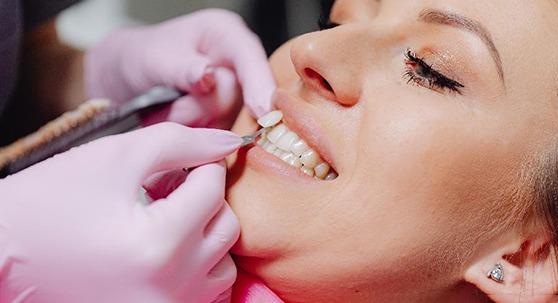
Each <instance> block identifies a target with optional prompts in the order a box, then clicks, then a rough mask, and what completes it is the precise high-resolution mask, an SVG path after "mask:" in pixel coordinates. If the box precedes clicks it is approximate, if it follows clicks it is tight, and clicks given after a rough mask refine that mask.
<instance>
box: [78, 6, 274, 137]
mask: <svg viewBox="0 0 558 303" xmlns="http://www.w3.org/2000/svg"><path fill="white" fill-rule="evenodd" d="M85 75H86V87H87V90H88V94H89V95H90V96H91V97H104V98H109V99H111V100H113V101H114V102H116V103H122V102H125V101H127V100H129V99H130V98H132V97H134V96H136V95H138V94H140V93H142V92H144V91H146V90H148V89H149V88H151V87H153V86H157V85H173V86H175V87H177V88H179V89H181V90H182V91H184V92H187V93H188V96H187V97H184V98H182V99H181V100H179V101H178V102H175V103H174V104H173V105H172V108H170V109H167V110H166V111H165V112H163V113H160V114H159V115H158V117H157V118H155V119H151V121H149V122H148V123H153V122H157V121H155V120H162V119H165V120H167V121H174V122H178V123H182V124H185V125H189V126H208V125H213V124H212V123H214V122H215V121H218V120H221V119H223V117H225V116H227V114H229V113H230V112H231V111H235V110H234V109H238V105H239V104H238V103H235V102H236V100H239V98H237V97H238V95H239V94H238V84H240V87H241V88H242V93H243V97H244V101H245V103H246V104H247V105H248V107H249V108H250V109H251V111H252V114H253V115H254V116H261V115H263V114H265V113H267V112H268V111H269V110H270V108H271V102H270V99H271V94H272V91H273V89H274V88H275V83H274V80H273V76H272V75H271V71H270V67H269V64H268V62H267V58H266V54H265V51H264V49H263V47H262V45H261V42H260V40H259V39H258V37H257V36H256V35H255V34H254V33H252V32H251V31H250V30H249V29H248V27H247V26H246V25H245V24H244V22H243V20H242V19H241V18H240V17H239V16H238V15H236V14H234V13H232V12H228V11H224V10H218V9H209V10H203V11H200V12H196V13H192V14H190V15H186V16H183V17H179V18H176V19H173V20H170V21H167V22H165V23H161V24H159V25H155V26H146V27H137V28H127V29H121V30H118V31H115V32H114V33H112V34H111V35H109V36H108V37H107V38H105V39H104V40H103V41H102V42H101V43H99V44H98V45H97V46H95V47H94V48H93V49H91V50H90V51H89V52H88V54H87V56H86V60H85Z"/></svg>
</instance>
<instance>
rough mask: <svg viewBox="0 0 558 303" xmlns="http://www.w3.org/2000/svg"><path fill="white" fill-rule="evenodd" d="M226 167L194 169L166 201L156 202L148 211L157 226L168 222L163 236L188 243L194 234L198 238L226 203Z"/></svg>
mask: <svg viewBox="0 0 558 303" xmlns="http://www.w3.org/2000/svg"><path fill="white" fill-rule="evenodd" d="M225 173H226V169H225V164H224V163H211V164H207V165H203V166H200V167H197V168H195V169H193V170H192V171H191V172H190V173H189V174H188V177H187V178H186V181H185V182H184V183H182V184H181V185H180V186H179V187H178V188H177V189H176V190H174V191H173V192H172V193H171V194H169V195H168V196H167V198H166V199H162V200H159V201H155V202H154V203H152V204H150V205H149V206H148V207H147V210H148V211H149V213H150V214H151V215H152V217H153V218H154V221H155V222H165V224H164V225H161V228H162V230H159V232H160V234H163V235H175V236H176V237H178V238H179V239H186V238H188V237H189V236H191V234H192V232H193V231H197V232H198V233H199V236H200V237H202V236H203V232H204V230H205V228H206V226H207V225H208V224H209V222H210V221H211V219H212V218H213V217H214V216H215V215H216V214H217V213H218V212H219V210H220V209H221V208H222V207H223V204H224V203H225V202H224V201H225V200H224V197H225Z"/></svg>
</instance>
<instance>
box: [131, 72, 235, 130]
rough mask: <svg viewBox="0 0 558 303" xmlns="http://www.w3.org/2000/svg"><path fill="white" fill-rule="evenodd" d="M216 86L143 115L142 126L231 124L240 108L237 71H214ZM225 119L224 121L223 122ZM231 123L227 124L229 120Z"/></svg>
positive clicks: (213, 125)
mask: <svg viewBox="0 0 558 303" xmlns="http://www.w3.org/2000/svg"><path fill="white" fill-rule="evenodd" d="M213 78H214V79H213V81H214V84H215V88H214V89H213V91H212V92H211V93H209V94H195V93H192V94H189V95H187V96H184V97H182V98H180V99H178V100H176V101H175V102H173V103H172V104H170V105H168V106H166V107H164V108H161V109H158V110H155V111H151V112H148V113H146V114H144V116H142V125H144V126H147V125H153V124H156V123H159V122H162V121H171V122H176V123H180V124H182V125H187V126H194V127H208V126H211V127H215V125H219V126H221V125H222V124H225V126H226V125H228V124H232V123H231V122H232V121H228V120H229V117H228V116H229V114H231V115H230V116H231V117H230V120H232V119H233V118H234V116H235V113H237V109H240V106H241V102H240V98H239V96H240V89H239V87H238V85H237V82H236V77H235V75H234V73H233V72H232V71H231V70H229V69H227V68H216V69H214V70H213ZM224 120H225V121H224ZM226 122H228V123H226Z"/></svg>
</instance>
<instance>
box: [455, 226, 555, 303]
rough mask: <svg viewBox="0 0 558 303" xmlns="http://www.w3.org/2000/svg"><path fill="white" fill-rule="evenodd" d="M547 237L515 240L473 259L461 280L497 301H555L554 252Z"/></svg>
mask: <svg viewBox="0 0 558 303" xmlns="http://www.w3.org/2000/svg"><path fill="white" fill-rule="evenodd" d="M549 244H550V238H549V237H544V236H543V235H541V234H539V235H534V236H532V237H530V238H529V240H525V241H515V243H510V244H508V245H506V246H504V247H502V248H500V249H498V250H496V251H494V253H491V254H488V255H486V256H484V257H482V258H481V259H479V260H477V261H476V262H474V263H473V264H472V265H471V266H470V267H469V268H468V269H467V270H466V271H465V276H464V278H465V280H466V281H467V282H469V283H471V284H474V285H475V286H476V287H477V288H478V289H480V290H481V291H482V292H484V293H485V294H486V295H487V296H488V297H489V298H490V299H492V300H493V301H494V302H497V303H512V302H513V303H516V302H530V303H547V302H558V296H556V294H557V291H558V280H557V278H558V276H557V274H558V273H557V267H556V255H555V253H554V252H553V251H552V248H551V245H549Z"/></svg>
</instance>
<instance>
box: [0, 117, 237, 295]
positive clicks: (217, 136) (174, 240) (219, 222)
mask: <svg viewBox="0 0 558 303" xmlns="http://www.w3.org/2000/svg"><path fill="white" fill-rule="evenodd" d="M241 142H242V140H241V139H240V138H239V137H237V136H236V135H233V134H232V133H229V132H226V131H220V130H208V129H190V128H187V127H184V126H180V125H178V124H174V123H161V124H158V125H156V126H153V127H149V128H145V129H141V130H138V131H135V132H131V133H127V134H123V135H117V136H112V137H107V138H103V139H100V140H97V141H94V142H91V143H89V144H86V145H83V146H81V147H78V148H75V149H72V150H70V151H68V152H66V153H63V154H60V155H57V156H55V157H53V158H51V159H48V160H46V161H44V162H42V163H39V164H37V165H35V166H32V167H30V168H28V169H26V170H24V171H22V172H20V173H17V174H15V175H12V176H10V177H8V178H6V179H4V180H0V195H1V201H0V270H1V271H0V273H1V276H0V302H73V303H76V302H77V303H84V302H92V303H93V302H95V303H98V302H107V303H111V302H118V303H122V302H134V303H137V302H212V301H213V300H216V299H219V300H221V299H222V296H220V294H222V293H225V294H226V295H230V287H231V285H232V284H233V282H234V279H235V277H236V269H235V266H234V264H233V262H232V259H231V258H230V255H229V254H228V253H227V252H228V249H229V248H230V247H231V246H232V245H233V243H234V242H235V241H236V239H237V238H238V235H239V225H238V222H237V220H236V218H235V216H234V214H233V213H232V211H231V209H230V208H229V207H228V205H227V204H226V203H225V200H224V188H225V167H224V165H223V163H222V162H218V163H215V161H219V160H221V159H223V157H225V156H226V155H228V154H229V153H231V152H233V151H234V150H235V149H237V148H238V147H239V146H240V144H241ZM204 163H211V164H206V165H203V166H200V167H198V168H195V169H193V170H192V171H191V172H190V173H188V175H187V176H184V177H185V179H186V181H185V182H184V183H182V184H179V185H178V186H176V187H177V188H176V189H174V188H173V189H174V190H173V191H172V192H170V194H168V196H167V197H166V198H162V199H158V200H156V201H154V202H152V203H150V204H148V205H143V204H141V203H140V202H139V201H138V193H139V189H140V187H141V185H142V182H143V181H144V180H146V179H149V178H151V179H153V178H154V177H150V176H154V175H157V174H158V173H159V172H162V171H168V170H171V169H175V168H180V167H196V166H199V165H202V164H204ZM159 174H160V173H159ZM183 174H186V173H183ZM155 179H156V178H155ZM158 187H159V188H160V187H161V186H158ZM165 195H166V193H165Z"/></svg>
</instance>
